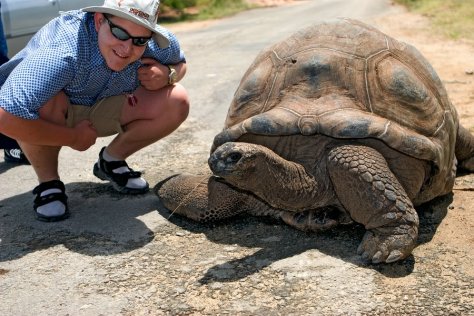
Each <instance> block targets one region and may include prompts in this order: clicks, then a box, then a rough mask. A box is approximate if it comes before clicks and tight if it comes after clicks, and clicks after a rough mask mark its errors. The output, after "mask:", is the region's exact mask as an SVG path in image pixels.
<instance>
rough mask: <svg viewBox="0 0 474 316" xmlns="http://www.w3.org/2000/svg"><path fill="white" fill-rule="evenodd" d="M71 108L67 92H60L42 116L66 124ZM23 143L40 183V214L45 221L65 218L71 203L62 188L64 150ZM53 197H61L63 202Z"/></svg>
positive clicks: (36, 207)
mask: <svg viewBox="0 0 474 316" xmlns="http://www.w3.org/2000/svg"><path fill="white" fill-rule="evenodd" d="M68 105H69V100H68V98H67V97H66V95H65V94H64V93H63V92H60V93H59V94H58V95H57V96H56V97H54V98H53V99H51V100H50V101H48V102H47V103H46V104H45V105H44V106H43V107H42V108H41V109H40V111H39V114H40V117H41V119H43V120H46V121H49V122H53V123H56V124H59V125H66V113H67V107H68ZM19 144H20V147H21V149H22V150H23V152H24V153H25V155H26V157H27V158H28V160H29V161H30V163H31V166H32V167H33V169H34V170H35V173H36V175H37V177H38V182H39V183H40V185H39V186H38V187H37V188H36V189H35V190H34V191H36V192H34V193H37V195H38V197H37V199H36V200H35V210H36V212H37V215H38V216H39V218H40V219H43V220H59V219H62V218H63V216H65V215H66V211H67V204H66V201H65V195H64V189H63V185H62V186H61V184H62V183H59V173H58V156H59V150H60V149H61V147H52V146H41V145H32V144H28V143H25V142H19ZM48 195H49V196H50V197H49V198H48ZM63 195H64V198H63ZM52 197H59V199H57V198H52Z"/></svg>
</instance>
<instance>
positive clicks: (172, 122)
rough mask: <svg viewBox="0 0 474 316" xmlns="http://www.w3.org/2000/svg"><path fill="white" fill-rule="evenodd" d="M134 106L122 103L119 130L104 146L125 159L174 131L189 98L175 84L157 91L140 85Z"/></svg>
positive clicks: (182, 118) (180, 87)
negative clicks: (121, 127) (120, 127)
mask: <svg viewBox="0 0 474 316" xmlns="http://www.w3.org/2000/svg"><path fill="white" fill-rule="evenodd" d="M134 95H135V97H136V101H137V102H136V106H130V105H129V104H128V102H127V104H126V105H124V106H123V109H122V116H121V119H120V120H121V124H122V125H123V126H124V133H120V134H119V135H117V137H116V138H115V139H114V140H113V141H112V142H111V143H110V144H109V146H107V151H108V153H109V154H111V155H113V156H115V157H117V158H121V159H126V158H127V157H129V156H130V155H132V154H133V153H135V152H137V151H138V150H140V149H142V148H144V147H146V146H148V145H151V144H153V143H155V142H157V141H158V140H160V139H161V138H163V137H165V136H168V135H169V134H171V133H172V132H173V131H174V130H176V129H177V128H178V127H179V126H180V125H181V123H183V122H184V120H185V119H186V118H187V116H188V113H189V101H188V95H187V92H186V90H185V89H184V88H183V86H181V85H179V84H176V85H172V86H168V87H165V88H163V89H160V90H158V91H149V90H146V89H144V88H142V87H140V88H138V89H137V90H136V91H135V93H134Z"/></svg>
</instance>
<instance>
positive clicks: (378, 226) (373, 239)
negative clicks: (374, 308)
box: [328, 145, 418, 263]
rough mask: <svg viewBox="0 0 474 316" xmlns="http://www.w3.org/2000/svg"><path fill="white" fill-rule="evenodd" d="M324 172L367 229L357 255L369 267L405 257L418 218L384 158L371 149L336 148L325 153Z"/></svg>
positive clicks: (414, 236)
mask: <svg viewBox="0 0 474 316" xmlns="http://www.w3.org/2000/svg"><path fill="white" fill-rule="evenodd" d="M328 172H329V175H330V178H331V181H332V183H333V186H334V189H335V191H336V194H337V196H338V198H339V201H340V202H341V203H342V205H343V206H344V207H345V208H346V210H347V211H348V212H349V213H350V214H351V217H352V219H353V220H355V221H356V222H358V223H361V224H363V225H365V228H366V229H367V232H366V234H365V236H364V238H363V240H362V242H361V244H360V246H359V249H358V253H359V254H360V255H362V257H363V258H364V259H369V260H371V261H372V262H373V263H379V262H394V261H397V260H400V259H404V258H406V257H407V256H409V255H410V254H411V251H412V250H413V248H414V247H415V243H416V239H417V236H418V215H417V213H416V211H415V209H414V207H413V204H412V202H411V201H410V199H409V197H408V196H407V193H406V192H405V190H404V189H403V187H402V185H401V184H400V183H399V181H398V180H397V178H396V177H395V175H394V174H393V173H392V172H391V171H390V169H389V167H388V165H387V162H386V161H385V159H384V157H383V156H382V155H381V154H380V153H379V152H378V151H376V150H375V149H373V148H371V147H366V146H358V145H343V146H339V147H336V148H334V149H332V150H331V152H330V153H329V156H328Z"/></svg>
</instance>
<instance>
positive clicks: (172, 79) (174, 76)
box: [166, 65, 178, 85]
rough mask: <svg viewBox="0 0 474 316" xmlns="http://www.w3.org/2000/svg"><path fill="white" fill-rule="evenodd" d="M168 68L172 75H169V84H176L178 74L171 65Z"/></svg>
mask: <svg viewBox="0 0 474 316" xmlns="http://www.w3.org/2000/svg"><path fill="white" fill-rule="evenodd" d="M166 66H168V69H169V70H170V73H169V74H168V84H169V85H171V84H175V83H176V82H177V81H178V73H177V72H176V69H174V68H173V67H171V66H170V65H166Z"/></svg>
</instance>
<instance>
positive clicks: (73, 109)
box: [66, 95, 126, 137]
mask: <svg viewBox="0 0 474 316" xmlns="http://www.w3.org/2000/svg"><path fill="white" fill-rule="evenodd" d="M125 98H126V96H125V95H117V96H112V97H108V98H105V99H102V100H100V101H99V102H97V103H96V104H94V105H93V106H84V105H75V104H71V105H70V106H69V107H68V111H67V121H66V124H67V126H68V127H74V126H76V125H77V123H79V122H80V121H83V120H89V121H91V122H92V125H93V126H94V128H95V129H96V130H97V136H99V137H105V136H110V135H114V134H118V133H122V132H123V128H122V125H120V115H121V114H122V107H123V104H124V102H125Z"/></svg>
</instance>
